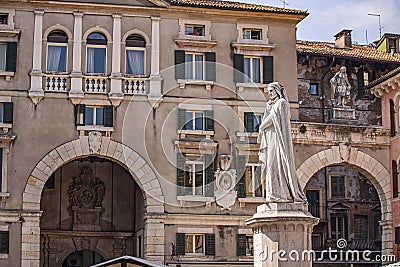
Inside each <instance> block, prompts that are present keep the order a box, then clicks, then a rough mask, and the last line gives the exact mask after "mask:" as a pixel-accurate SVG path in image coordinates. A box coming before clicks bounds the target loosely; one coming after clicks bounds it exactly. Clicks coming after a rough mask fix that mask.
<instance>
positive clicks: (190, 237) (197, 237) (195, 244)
mask: <svg viewBox="0 0 400 267" xmlns="http://www.w3.org/2000/svg"><path fill="white" fill-rule="evenodd" d="M185 254H204V235H203V234H185Z"/></svg>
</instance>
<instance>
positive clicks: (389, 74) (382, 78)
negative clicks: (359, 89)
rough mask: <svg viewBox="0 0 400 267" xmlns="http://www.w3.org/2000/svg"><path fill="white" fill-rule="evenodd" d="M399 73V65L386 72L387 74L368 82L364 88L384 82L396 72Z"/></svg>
mask: <svg viewBox="0 0 400 267" xmlns="http://www.w3.org/2000/svg"><path fill="white" fill-rule="evenodd" d="M399 73H400V67H399V68H396V69H394V70H392V71H391V72H388V73H387V74H385V75H383V76H381V77H379V78H378V79H376V80H375V81H372V82H370V83H369V84H368V85H367V86H366V87H365V89H370V88H372V87H375V86H376V85H378V84H380V83H383V82H386V81H387V80H389V79H390V78H392V77H394V76H396V75H397V74H399Z"/></svg>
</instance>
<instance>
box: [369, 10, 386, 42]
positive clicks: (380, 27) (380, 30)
mask: <svg viewBox="0 0 400 267" xmlns="http://www.w3.org/2000/svg"><path fill="white" fill-rule="evenodd" d="M368 16H374V17H378V23H379V38H381V37H382V29H383V28H384V27H382V25H381V15H380V14H374V13H369V14H368Z"/></svg>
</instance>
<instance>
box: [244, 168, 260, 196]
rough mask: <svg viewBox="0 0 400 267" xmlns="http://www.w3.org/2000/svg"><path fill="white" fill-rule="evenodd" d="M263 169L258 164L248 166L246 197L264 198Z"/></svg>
mask: <svg viewBox="0 0 400 267" xmlns="http://www.w3.org/2000/svg"><path fill="white" fill-rule="evenodd" d="M262 192H263V190H262V184H261V167H260V164H258V163H247V165H246V197H262V196H263V194H262Z"/></svg>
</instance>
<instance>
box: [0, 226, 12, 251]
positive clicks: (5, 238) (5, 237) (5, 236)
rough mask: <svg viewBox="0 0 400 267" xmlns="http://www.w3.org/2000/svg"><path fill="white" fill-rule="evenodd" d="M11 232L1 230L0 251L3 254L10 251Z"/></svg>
mask: <svg viewBox="0 0 400 267" xmlns="http://www.w3.org/2000/svg"><path fill="white" fill-rule="evenodd" d="M9 244H10V238H9V232H8V231H0V253H1V254H8V252H9V249H8V247H9Z"/></svg>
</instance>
